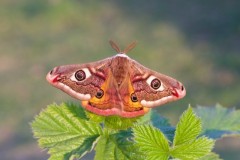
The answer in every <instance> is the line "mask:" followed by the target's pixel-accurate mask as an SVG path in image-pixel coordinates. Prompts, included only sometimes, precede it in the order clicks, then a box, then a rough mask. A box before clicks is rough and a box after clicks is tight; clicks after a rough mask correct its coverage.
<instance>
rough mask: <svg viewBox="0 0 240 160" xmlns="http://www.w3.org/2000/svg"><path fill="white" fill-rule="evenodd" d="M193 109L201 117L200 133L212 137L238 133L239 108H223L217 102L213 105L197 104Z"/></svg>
mask: <svg viewBox="0 0 240 160" xmlns="http://www.w3.org/2000/svg"><path fill="white" fill-rule="evenodd" d="M194 110H195V112H196V114H197V115H198V116H199V117H201V120H202V124H203V131H202V134H204V135H206V136H208V137H210V138H213V139H217V138H221V137H223V136H231V135H240V110H235V109H234V108H232V109H228V108H224V107H222V106H221V105H219V104H217V105H216V106H215V107H202V106H198V107H197V108H195V109H194Z"/></svg>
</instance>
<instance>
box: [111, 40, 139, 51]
mask: <svg viewBox="0 0 240 160" xmlns="http://www.w3.org/2000/svg"><path fill="white" fill-rule="evenodd" d="M109 43H110V45H111V47H112V48H113V49H114V50H115V51H116V52H117V53H121V54H127V53H128V52H129V51H130V50H132V49H133V48H134V47H135V46H136V45H137V42H136V41H133V42H132V43H130V44H129V45H128V46H127V47H126V48H125V49H124V50H123V51H121V49H120V48H119V46H118V45H117V44H116V43H115V42H114V41H113V40H110V41H109Z"/></svg>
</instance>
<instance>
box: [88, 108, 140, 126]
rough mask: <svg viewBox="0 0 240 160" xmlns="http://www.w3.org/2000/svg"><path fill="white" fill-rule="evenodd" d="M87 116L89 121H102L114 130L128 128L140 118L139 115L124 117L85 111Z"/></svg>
mask: <svg viewBox="0 0 240 160" xmlns="http://www.w3.org/2000/svg"><path fill="white" fill-rule="evenodd" d="M87 117H88V118H89V119H90V120H91V121H94V122H97V123H103V124H104V126H105V127H108V128H112V129H116V130H121V129H127V128H130V127H131V126H133V124H134V123H136V122H137V120H138V119H139V118H140V117H136V118H124V117H119V116H100V115H96V114H94V113H91V112H87Z"/></svg>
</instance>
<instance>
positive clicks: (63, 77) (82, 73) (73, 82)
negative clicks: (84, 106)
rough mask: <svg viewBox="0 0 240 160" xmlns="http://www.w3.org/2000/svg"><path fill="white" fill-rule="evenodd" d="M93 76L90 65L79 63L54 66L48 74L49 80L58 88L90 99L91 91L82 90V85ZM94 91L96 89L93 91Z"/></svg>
mask: <svg viewBox="0 0 240 160" xmlns="http://www.w3.org/2000/svg"><path fill="white" fill-rule="evenodd" d="M91 76H92V74H91V71H90V69H89V68H88V67H82V66H79V65H66V66H58V67H55V68H53V69H52V70H51V71H50V72H49V73H48V74H47V76H46V79H47V81H48V82H49V83H50V84H51V85H53V86H54V87H56V88H59V89H61V90H62V91H64V92H66V93H68V94H70V95H71V96H72V97H74V98H77V99H79V100H89V99H90V98H91V94H90V93H91V91H90V92H89V90H87V89H83V90H81V86H83V85H84V83H87V80H88V79H89V78H90V77H91ZM92 92H94V91H92Z"/></svg>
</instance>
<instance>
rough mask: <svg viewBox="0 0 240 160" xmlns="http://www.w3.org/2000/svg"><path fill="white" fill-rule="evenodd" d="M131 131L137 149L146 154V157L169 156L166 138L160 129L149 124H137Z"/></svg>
mask: <svg viewBox="0 0 240 160" xmlns="http://www.w3.org/2000/svg"><path fill="white" fill-rule="evenodd" d="M133 133H134V139H135V141H136V143H137V145H138V146H139V148H140V149H139V150H140V151H142V152H143V153H145V154H146V156H147V159H152V160H155V159H161V160H167V159H168V158H169V144H168V140H167V139H166V137H165V136H164V134H163V133H162V132H161V131H160V130H158V129H157V128H154V127H153V126H151V125H137V126H134V127H133Z"/></svg>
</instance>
